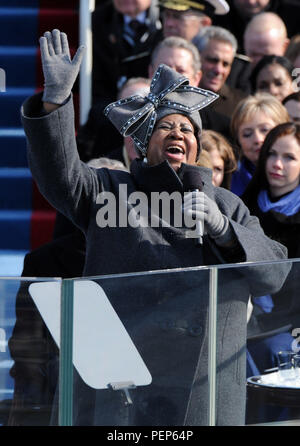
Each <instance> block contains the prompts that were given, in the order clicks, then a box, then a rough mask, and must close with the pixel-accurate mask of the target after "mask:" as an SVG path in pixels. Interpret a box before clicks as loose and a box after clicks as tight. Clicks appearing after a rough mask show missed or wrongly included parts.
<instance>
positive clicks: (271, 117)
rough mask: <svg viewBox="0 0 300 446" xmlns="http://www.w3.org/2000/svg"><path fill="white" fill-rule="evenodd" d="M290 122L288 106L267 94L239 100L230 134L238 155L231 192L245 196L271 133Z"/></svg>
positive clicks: (258, 94) (232, 119) (257, 94)
mask: <svg viewBox="0 0 300 446" xmlns="http://www.w3.org/2000/svg"><path fill="white" fill-rule="evenodd" d="M288 121H290V117H289V114H288V112H287V110H286V108H285V107H284V106H283V105H282V104H281V102H280V101H279V100H278V99H276V98H275V97H274V96H272V95H270V94H268V93H256V94H255V95H251V96H247V98H245V99H243V100H242V101H240V102H239V103H238V105H237V106H236V108H235V110H234V112H233V115H232V118H231V133H232V136H233V138H234V141H235V144H236V148H237V151H238V157H239V163H238V168H237V170H236V171H235V172H234V173H233V175H232V182H231V191H232V192H234V193H235V194H236V195H239V196H240V195H242V194H243V192H244V190H245V189H246V187H247V185H248V183H249V181H250V180H251V178H252V175H253V173H254V171H255V166H256V163H257V161H258V157H259V153H260V149H261V147H262V145H263V142H264V140H265V138H266V136H267V134H268V132H269V131H270V130H271V129H272V128H274V127H275V126H277V125H278V124H282V123H284V122H288Z"/></svg>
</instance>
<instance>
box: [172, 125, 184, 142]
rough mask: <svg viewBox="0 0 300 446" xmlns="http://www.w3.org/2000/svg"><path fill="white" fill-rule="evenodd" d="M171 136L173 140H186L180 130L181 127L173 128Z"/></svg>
mask: <svg viewBox="0 0 300 446" xmlns="http://www.w3.org/2000/svg"><path fill="white" fill-rule="evenodd" d="M169 136H170V137H171V138H173V139H183V138H184V136H183V133H182V131H181V129H180V128H179V127H177V126H176V127H173V128H172V129H171V130H170V133H169Z"/></svg>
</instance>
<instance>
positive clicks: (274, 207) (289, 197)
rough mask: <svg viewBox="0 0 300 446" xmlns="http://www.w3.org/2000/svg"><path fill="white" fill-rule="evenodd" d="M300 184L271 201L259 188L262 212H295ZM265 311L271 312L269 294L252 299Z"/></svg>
mask: <svg viewBox="0 0 300 446" xmlns="http://www.w3.org/2000/svg"><path fill="white" fill-rule="evenodd" d="M299 197H300V185H299V186H298V187H296V189H294V190H293V191H292V192H290V193H289V194H286V195H284V196H283V197H281V198H280V199H279V200H277V201H275V202H272V201H271V200H270V198H269V194H268V192H267V191H266V190H261V191H260V192H259V194H258V197H257V203H258V206H259V208H260V210H261V211H262V212H269V211H274V212H279V213H280V214H284V215H286V216H290V215H294V214H296V213H297V212H298V211H299V209H300V200H299ZM253 301H254V303H255V304H256V305H258V306H259V307H260V308H261V309H262V310H263V311H264V312H265V313H271V312H272V309H273V307H274V303H273V299H272V297H271V296H270V295H266V296H260V297H256V298H255V299H253Z"/></svg>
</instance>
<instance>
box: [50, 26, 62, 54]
mask: <svg viewBox="0 0 300 446" xmlns="http://www.w3.org/2000/svg"><path fill="white" fill-rule="evenodd" d="M52 42H53V48H54V52H55V54H61V53H62V46H61V41H60V31H59V30H58V29H54V30H53V31H52Z"/></svg>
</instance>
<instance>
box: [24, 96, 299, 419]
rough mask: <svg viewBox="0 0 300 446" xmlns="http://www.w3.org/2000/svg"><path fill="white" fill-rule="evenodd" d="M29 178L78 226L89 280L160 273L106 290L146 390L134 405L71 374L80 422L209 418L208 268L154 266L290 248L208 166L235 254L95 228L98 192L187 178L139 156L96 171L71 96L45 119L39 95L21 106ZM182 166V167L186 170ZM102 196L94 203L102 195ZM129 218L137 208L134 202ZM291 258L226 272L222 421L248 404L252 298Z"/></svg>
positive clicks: (220, 330) (173, 185)
mask: <svg viewBox="0 0 300 446" xmlns="http://www.w3.org/2000/svg"><path fill="white" fill-rule="evenodd" d="M22 121H23V125H24V129H25V132H26V136H27V140H28V159H29V163H30V168H31V171H32V174H33V177H34V178H35V180H36V181H37V184H38V186H39V188H40V190H41V192H42V193H43V194H44V195H45V197H46V198H47V199H48V200H49V201H50V202H51V203H52V204H53V205H54V206H55V207H56V208H57V209H58V210H59V211H60V212H62V213H64V214H65V215H66V216H67V217H68V218H70V219H71V220H72V221H73V222H74V223H75V224H76V225H77V226H79V227H80V228H81V230H82V231H83V232H84V234H85V236H86V241H87V251H86V263H85V268H84V276H94V275H104V274H122V273H125V274H126V273H132V272H143V271H152V272H153V271H154V272H153V273H152V275H150V276H146V275H139V276H136V277H132V276H130V277H126V276H123V277H121V278H118V279H113V278H111V279H107V280H105V281H101V279H99V283H100V284H101V286H103V288H104V290H105V292H106V294H107V296H108V297H109V299H110V302H111V304H112V306H113V307H114V309H115V310H116V312H117V314H118V315H119V317H120V319H121V320H122V322H123V323H124V325H125V327H126V329H127V331H128V333H129V335H130V336H131V338H132V340H133V342H134V344H135V345H136V347H137V349H138V351H139V352H140V354H141V356H142V358H143V360H144V362H145V363H146V365H147V367H148V370H149V371H150V373H151V375H152V383H151V384H150V385H148V386H141V387H137V388H136V389H134V390H132V394H131V397H132V400H133V404H132V405H125V404H124V399H123V393H122V392H120V391H114V390H110V389H107V390H106V389H105V390H97V391H96V390H95V389H92V388H90V387H88V386H87V385H86V384H85V383H83V381H82V380H81V378H80V376H78V375H77V372H76V371H75V377H76V379H75V382H76V384H77V385H76V387H75V390H74V398H75V401H76V403H75V404H74V420H73V421H74V424H78V425H90V424H95V425H165V426H167V425H173V426H174V425H206V424H207V420H208V377H207V370H208V333H207V329H208V296H209V294H208V277H209V275H208V271H207V270H204V271H199V270H192V271H188V272H185V273H183V272H177V273H174V272H172V271H166V273H165V274H155V271H156V270H160V271H161V270H168V269H171V270H172V269H174V268H188V267H195V266H199V265H216V264H225V263H233V262H236V261H238V262H257V261H275V260H281V259H285V258H286V249H285V248H284V247H283V246H282V245H280V244H279V243H277V242H275V241H272V240H271V239H269V238H268V237H266V236H265V234H264V232H263V231H262V229H261V227H260V225H259V222H258V219H257V218H256V217H253V216H251V215H250V214H249V211H248V209H247V208H246V207H245V205H244V204H243V202H242V201H241V200H240V199H239V198H238V197H237V196H235V195H234V194H232V193H231V192H229V191H228V190H225V189H222V188H215V187H214V186H213V185H212V183H211V173H210V171H209V170H208V169H205V168H200V167H192V169H196V171H197V172H198V175H199V181H202V183H203V190H204V192H205V193H206V194H207V195H208V196H209V197H210V198H212V199H213V200H215V201H216V203H217V204H218V206H219V208H220V210H221V212H222V213H223V214H224V215H226V216H227V218H228V219H229V224H230V226H231V228H232V231H233V233H234V234H235V237H236V240H237V246H238V249H237V250H235V252H232V251H230V250H225V249H224V248H220V247H218V246H217V245H216V244H215V242H214V241H213V240H211V239H210V238H209V237H208V236H207V235H204V239H203V245H202V246H201V247H199V246H196V245H195V241H194V239H192V238H186V231H185V229H184V228H182V227H174V226H172V225H171V226H169V227H161V226H159V227H149V226H148V227H128V226H127V227H118V226H116V227H103V228H100V227H99V225H98V224H97V215H99V214H98V212H99V209H100V208H101V204H100V203H99V195H98V194H99V193H100V192H101V191H107V192H113V194H114V196H115V197H116V203H117V204H118V205H119V202H120V201H122V200H123V202H124V197H123V198H122V199H120V197H119V184H125V185H126V189H127V191H128V194H130V193H132V192H136V191H143V192H144V193H145V195H146V196H147V197H150V194H151V192H162V191H167V192H170V193H172V192H174V191H178V192H180V193H183V184H182V181H181V178H180V175H177V174H176V173H175V171H174V170H173V169H172V168H171V167H170V165H169V164H168V162H167V161H165V162H163V163H162V164H160V165H158V166H153V167H148V166H147V165H145V164H144V163H142V162H140V161H135V162H134V163H133V164H132V168H131V172H130V173H128V172H123V171H115V170H108V169H97V170H96V169H92V168H90V167H88V166H86V165H85V164H84V163H82V162H81V161H80V160H79V157H78V154H77V150H76V141H75V131H74V112H73V105H72V101H71V99H70V100H69V101H68V102H67V103H66V104H65V105H63V106H61V107H60V108H59V109H58V110H56V111H54V112H52V113H50V114H47V115H43V114H42V113H41V96H40V95H35V96H33V97H31V98H29V99H28V100H27V101H26V102H25V103H24V104H23V107H22ZM189 168H191V167H190V166H187V165H184V166H183V167H182V169H183V170H184V169H189ZM97 197H98V199H97ZM125 203H126V209H127V213H129V212H130V211H132V204H130V203H128V201H126V199H125ZM289 269H290V268H289V265H288V264H287V263H282V264H279V263H273V264H270V265H264V266H259V267H258V266H255V265H251V264H250V265H249V266H247V267H242V266H240V268H236V269H233V268H225V269H222V270H220V272H219V288H218V321H217V424H218V425H240V424H243V423H244V416H245V401H246V372H245V368H246V367H245V366H246V360H245V344H246V310H247V302H248V299H249V295H250V294H252V295H253V296H260V295H264V294H271V293H273V292H275V291H276V290H278V289H280V287H281V286H282V284H283V283H284V280H285V277H286V276H287V274H288V272H289Z"/></svg>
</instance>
